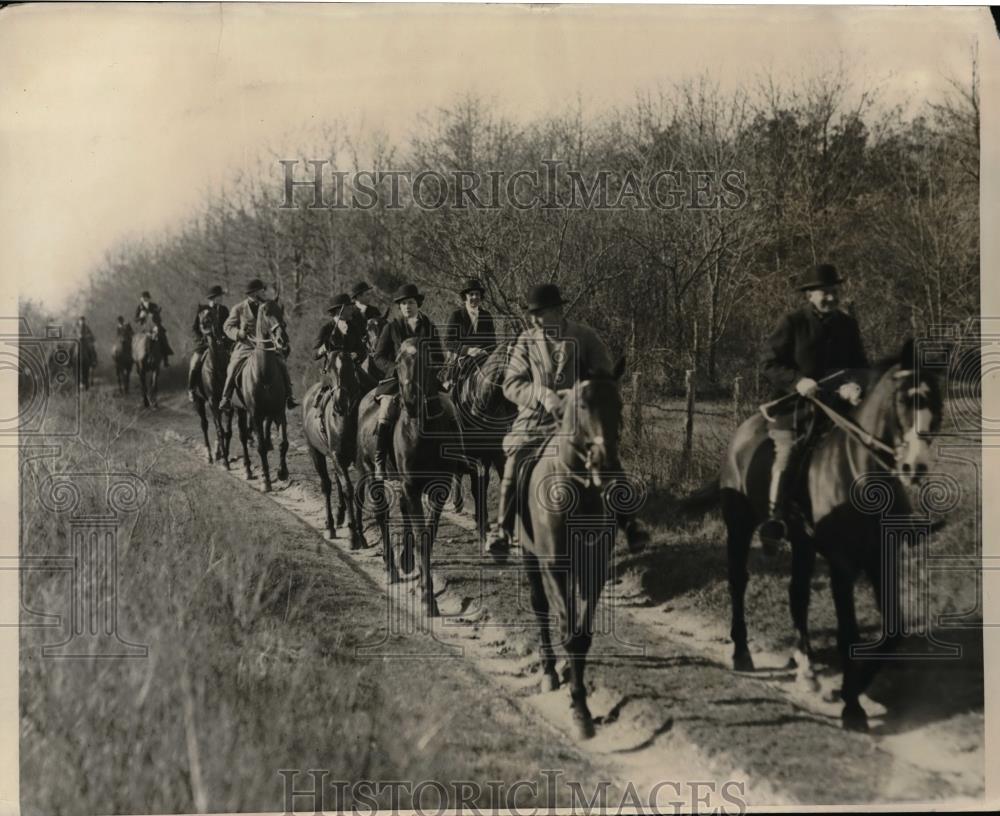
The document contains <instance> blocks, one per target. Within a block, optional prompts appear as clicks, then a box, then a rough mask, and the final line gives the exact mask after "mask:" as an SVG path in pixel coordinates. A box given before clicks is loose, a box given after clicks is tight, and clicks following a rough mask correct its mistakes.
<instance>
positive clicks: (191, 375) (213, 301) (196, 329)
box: [188, 286, 229, 402]
mask: <svg viewBox="0 0 1000 816" xmlns="http://www.w3.org/2000/svg"><path fill="white" fill-rule="evenodd" d="M223 294H225V293H224V292H223V291H222V287H221V286H213V287H212V288H211V289H209V290H208V291H207V292H206V293H205V299H206V301H207V302H206V303H199V304H198V308H197V309H195V313H194V324H193V325H192V327H191V332H192V334H193V335H194V351H193V352H192V354H191V364H190V365H189V366H188V400H189V401H190V402H194V392H195V389H196V387H197V384H198V378H199V377H200V376H201V364H202V361H203V360H204V359H205V352H206V351H208V339H207V338H206V337H205V335H204V334H202V332H201V313H202V312H203V311H205V310H206V309H207V310H208V312H209V318H210V319H211V321H212V323H211V325H212V333H213V334H214V335H215V336H216V337H225V336H226V335H225V324H226V318H227V317H229V307H227V306H226V305H225V304H224V303H221V302H220V301H219V298H220V297H222V295H223Z"/></svg>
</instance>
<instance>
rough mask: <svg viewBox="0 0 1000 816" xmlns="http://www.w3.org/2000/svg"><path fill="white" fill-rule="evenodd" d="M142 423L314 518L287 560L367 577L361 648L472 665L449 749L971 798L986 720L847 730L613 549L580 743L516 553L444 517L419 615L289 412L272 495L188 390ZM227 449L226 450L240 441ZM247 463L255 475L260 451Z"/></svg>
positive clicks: (781, 784) (619, 771) (643, 785)
mask: <svg viewBox="0 0 1000 816" xmlns="http://www.w3.org/2000/svg"><path fill="white" fill-rule="evenodd" d="M142 425H143V428H144V429H145V430H146V431H148V432H149V433H152V434H155V435H156V436H157V437H158V438H159V439H161V440H163V441H165V442H173V443H180V444H181V446H182V448H183V450H184V451H185V452H186V453H187V455H188V456H189V457H190V467H191V468H192V469H195V470H198V471H199V477H200V475H201V472H204V475H205V477H206V478H209V476H208V474H209V471H210V470H211V471H212V474H213V475H212V476H211V478H212V479H225V480H227V483H228V484H232V485H233V486H238V495H239V496H240V501H241V502H245V505H246V508H247V512H248V513H255V512H259V511H260V509H261V508H262V507H264V506H265V505H268V504H271V505H272V506H273V505H277V506H278V507H280V508H282V509H283V510H284V511H286V513H285V518H286V519H287V524H288V525H289V527H290V528H292V527H296V528H297V527H299V526H300V525H301V524H303V523H304V524H307V525H309V526H310V527H311V528H312V529H313V530H314V531H315V543H316V545H317V546H318V548H319V549H318V554H317V553H316V552H312V553H310V552H307V551H306V550H301V551H297V552H296V555H297V556H298V557H302V558H309V559H310V561H311V562H312V563H315V565H316V567H317V568H319V569H324V570H331V571H335V572H336V573H337V574H338V575H341V576H344V577H345V578H346V577H348V576H353V577H351V578H350V580H351V581H352V582H358V581H362V582H364V583H365V585H366V586H367V587H368V588H369V589H371V590H374V589H376V588H377V590H378V593H376V594H377V597H379V598H381V599H382V601H381V602H379V603H377V604H375V605H374V606H375V607H377V610H375V611H373V609H372V605H371V604H368V605H367V606H366V607H365V608H364V609H359V608H357V607H355V606H353V605H352V604H351V603H349V601H348V599H347V598H345V601H344V607H343V609H342V613H343V614H344V615H350V616H351V618H352V619H353V620H356V621H357V627H358V629H359V631H364V632H366V633H367V636H366V638H362V641H361V642H360V643H359V646H358V648H359V649H360V650H361V653H368V654H370V655H371V656H373V658H377V659H378V660H380V661H382V662H383V663H384V664H386V665H388V664H391V663H396V664H397V665H400V666H406V665H407V659H406V658H408V657H410V658H414V659H416V660H418V661H419V665H421V666H422V667H423V666H427V665H430V664H431V663H432V662H433V661H428V660H426V659H425V658H427V657H429V656H430V655H431V654H436V655H447V654H450V655H452V656H453V658H454V659H452V660H443V661H439V662H438V663H437V664H436V665H437V666H439V667H440V669H439V671H440V672H441V675H442V676H451V675H453V674H454V673H461V674H463V675H464V676H466V677H472V678H475V679H474V681H473V682H472V683H471V686H472V688H473V689H474V690H475V692H474V694H473V695H472V696H469V688H468V684H465V686H463V687H457V686H456V687H451V688H448V689H447V693H448V694H450V695H453V700H452V702H451V704H450V707H451V708H452V709H453V710H454V711H455V712H461V715H462V718H463V722H464V724H463V725H462V726H457V725H442V727H441V728H442V730H441V734H442V737H441V742H442V743H443V744H452V745H454V744H456V742H457V743H461V741H462V740H463V739H468V732H467V729H470V728H471V729H472V730H473V731H477V730H478V731H480V732H481V733H494V732H496V731H497V730H501V731H509V732H511V733H517V734H520V736H521V738H522V740H523V743H522V744H524V745H526V746H527V745H541V744H543V743H545V742H546V741H550V742H551V741H555V742H558V743H560V744H562V745H564V746H567V751H566V753H565V754H564V755H563V757H564V758H563V760H562V765H561V766H560V767H562V768H566V767H568V770H566V771H565V773H566V774H567V776H574V775H575V776H577V777H578V778H583V777H586V775H587V774H596V777H594V778H608V779H611V780H614V781H616V782H617V783H618V784H619V785H621V786H625V783H626V782H631V783H632V784H633V785H634V786H635V787H636V789H637V790H640V791H648V790H649V788H650V787H651V786H653V785H655V784H656V783H657V782H661V781H663V780H714V781H715V782H716V783H717V784H718V785H721V784H722V783H723V782H724V781H727V780H729V781H733V782H736V783H738V784H739V785H740V788H739V790H740V791H741V792H742V795H744V796H745V798H746V800H747V801H749V802H750V803H752V804H754V805H769V804H787V803H809V804H817V805H823V804H839V803H847V802H866V801H868V802H871V801H903V800H905V801H911V802H923V801H940V800H942V799H950V800H954V799H956V798H964V797H970V798H975V797H978V796H981V795H982V790H983V766H982V759H983V757H982V740H981V733H980V734H979V735H978V737H977V736H976V730H977V729H980V730H981V720H977V719H976V718H975V717H972V718H971V719H963V718H962V717H955V718H952V719H951V720H949V721H945V722H941V721H935V722H931V723H926V724H919V723H917V724H907V725H905V726H904V725H901V724H900V723H899V722H896V721H894V720H893V719H892V718H891V717H889V718H886V717H884V716H882V715H884V714H885V709H884V707H881V706H879V704H878V703H875V702H873V701H870V702H869V704H868V708H869V712H870V714H872V715H873V718H872V725H873V733H872V734H868V735H860V734H849V733H845V732H844V731H842V730H841V728H840V723H839V709H840V706H839V704H833V703H825V702H823V698H822V695H817V694H816V693H814V692H811V691H805V690H802V689H800V687H799V686H798V685H797V684H796V683H795V678H794V672H793V671H792V670H790V669H788V668H786V660H787V655H782V654H775V653H768V652H766V651H761V650H758V652H757V653H756V654H755V661H756V664H757V671H756V672H755V673H753V674H736V673H734V672H732V671H731V670H730V669H729V667H728V649H729V647H728V644H727V637H726V632H725V627H724V626H721V625H720V623H719V622H717V621H711V620H705V619H703V618H700V617H698V616H696V615H692V614H691V613H690V612H681V611H679V610H676V609H674V608H672V607H671V605H669V604H662V603H661V604H655V603H652V602H651V601H650V599H649V597H648V595H647V593H645V592H644V591H643V589H642V586H641V583H642V582H641V581H639V580H637V579H636V575H635V573H634V571H630V569H629V561H628V559H627V558H626V557H625V556H624V555H623V554H621V552H619V557H618V559H617V563H616V567H617V569H616V572H617V574H616V575H615V576H614V577H613V579H612V580H611V581H610V582H609V587H608V591H607V594H606V595H605V596H604V599H603V600H602V604H603V605H604V613H603V615H602V616H601V620H602V624H603V625H602V627H601V631H599V632H598V634H597V636H596V637H595V641H594V647H593V652H592V655H593V658H592V660H591V663H590V666H591V668H590V670H589V685H590V686H591V689H592V696H591V700H590V703H591V709H592V711H593V713H594V715H595V717H597V720H598V731H597V736H596V737H595V739H593V740H591V741H589V742H586V743H578V742H576V741H575V740H573V739H572V737H571V736H570V735H571V734H572V733H573V732H572V728H571V723H570V712H569V698H568V692H567V691H565V690H561V691H556V692H550V693H544V694H543V693H538V692H537V691H536V689H537V685H538V675H537V674H536V673H535V672H536V667H535V660H536V655H535V647H536V642H535V637H534V634H533V632H532V628H531V623H532V618H531V613H530V606H529V604H528V593H527V584H526V582H525V581H524V579H523V576H522V575H521V573H520V571H519V569H518V566H517V563H516V561H517V560H516V558H515V559H513V560H512V563H511V565H509V566H507V567H505V568H497V567H494V566H493V565H492V564H491V563H490V562H489V560H488V559H486V558H483V557H482V556H481V554H480V552H479V548H478V544H477V542H476V540H475V537H474V535H473V533H472V526H473V525H472V518H471V515H470V514H469V513H468V512H467V513H466V514H464V515H456V514H454V513H452V512H446V515H445V518H444V520H443V523H442V525H441V531H440V535H439V539H438V541H437V542H436V544H435V549H434V556H433V565H434V570H435V580H436V582H437V586H438V587H445V589H444V591H443V592H442V594H441V596H440V597H439V606H440V608H441V612H442V615H443V617H442V618H440V619H436V620H433V621H429V620H427V619H424V618H423V617H422V614H421V610H420V605H419V603H418V597H417V595H415V594H412V593H411V589H412V585H402V586H401V587H400V585H397V586H396V587H394V588H393V590H392V592H391V593H390V592H388V589H387V587H386V584H385V581H384V575H383V569H382V560H381V557H380V552H381V551H380V546H379V542H378V540H377V531H376V530H375V529H374V528H371V527H369V528H368V529H367V532H366V535H367V538H368V542H369V544H371V545H373V546H371V547H370V548H369V549H367V550H363V551H361V552H360V553H350V552H349V550H348V540H347V538H346V533H345V532H344V531H342V532H341V533H340V537H339V538H337V539H335V540H333V541H328V540H326V538H325V536H324V534H323V510H322V499H321V496H320V493H319V489H318V480H317V479H316V477H315V474H314V472H313V468H312V464H311V462H310V461H309V459H308V456H307V455H306V453H305V450H304V448H303V447H302V436H301V433H300V432H299V428H298V417H297V416H296V417H294V418H293V420H292V427H291V429H290V437H291V439H292V448H291V451H290V453H289V459H288V464H289V469H290V479H289V481H288V482H284V483H282V482H276V483H275V491H274V492H273V493H271V494H269V495H264V494H261V493H259V492H258V491H259V488H260V481H259V480H257V481H255V482H245V481H243V475H242V467H241V465H240V464H239V463H238V462H237V463H236V464H235V465H234V467H233V470H232V472H231V475H229V476H226V475H225V473H224V471H223V470H222V467H221V466H220V465H214V466H210V465H208V464H207V463H205V461H204V448H203V446H202V443H201V439H200V432H199V429H198V426H197V422H196V419H195V417H194V414H193V411H192V410H191V409H190V407H189V406H188V405H187V404H186V403H184V402H183V399H182V397H174V398H169V399H166V400H164V401H163V407H161V408H160V409H159V410H158V411H155V412H149V413H146V414H145V416H144V417H143V421H142ZM233 450H234V452H236V451H237V450H238V444H237V443H236V440H235V439H234V445H233ZM254 458H256V457H255V454H254ZM254 468H255V471H257V472H258V473H259V468H258V467H257V463H256V461H255V462H254ZM467 505H471V503H470V502H467ZM469 512H471V511H469ZM667 563H669V559H667ZM358 591H359V592H360V590H358ZM361 594H363V593H361ZM411 665H413V664H411ZM423 670H424V669H423V668H422V669H421V671H423ZM397 676H398V673H397ZM836 682H837V677H836V673H835V672H834V671H833V670H832V669H830V670H829V671H827V672H825V673H824V676H823V677H822V683H823V686H824V691H825V692H826V693H827V694H830V693H831V692H832V690H833V687H834V684H835V683H836ZM419 702H420V701H419V700H415V701H414V703H415V704H419ZM642 795H643V796H644V795H645V794H642ZM661 804H663V802H661Z"/></svg>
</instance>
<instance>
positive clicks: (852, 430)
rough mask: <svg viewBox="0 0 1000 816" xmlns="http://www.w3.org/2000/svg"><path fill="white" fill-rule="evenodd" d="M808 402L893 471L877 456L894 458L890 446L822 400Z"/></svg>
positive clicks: (813, 399) (810, 399)
mask: <svg viewBox="0 0 1000 816" xmlns="http://www.w3.org/2000/svg"><path fill="white" fill-rule="evenodd" d="M806 399H808V400H809V401H810V402H812V403H814V404H815V405H818V406H819V407H820V409H822V411H823V413H824V414H826V415H827V416H828V417H829V418H830V420H831V421H832V422H833V424H834V425H836V426H837V427H838V428H840V429H841V430H843V431H845V432H847V433H848V434H850V435H851V436H853V437H854V438H855V439H856V440H857V441H858V442H860V443H861V444H862V445H864V446H865V447H866V448H867V449H868V450H869V451H870V452H871V453H872V455H873V456H875V458H876V459H878V460H879V461H880V462H881V463H882V464H883V465H884V466H885V467H886V468H888V469H889V470H892V469H893V466H892V465H890V464H889V463H888V462H886V461H885V460H884V459H883V458H882V457H881V456H879V451H881V452H882V453H888V454H891V455H892V456H893V458H895V456H896V451H895V449H894V448H893V447H891V446H890V445H887V444H886V443H885V442H883V441H882V440H881V439H879V438H878V437H876V436H875V435H873V434H871V433H869V432H868V431H866V430H865V429H864V428H862V427H861V426H860V425H858V424H857V423H856V422H854V421H852V420H850V419H848V418H847V417H845V416H844V415H843V414H841V413H839V412H838V411H835V410H834V409H833V408H831V407H830V406H829V405H827V404H826V403H824V402H823V401H822V400H819V399H816V397H806Z"/></svg>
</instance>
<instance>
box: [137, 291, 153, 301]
mask: <svg viewBox="0 0 1000 816" xmlns="http://www.w3.org/2000/svg"><path fill="white" fill-rule="evenodd" d="M139 297H144V298H146V299H147V300H148V299H149V298H151V297H152V295H151V294H149V292H143V293H142V294H141V295H139Z"/></svg>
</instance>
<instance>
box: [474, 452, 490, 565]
mask: <svg viewBox="0 0 1000 816" xmlns="http://www.w3.org/2000/svg"><path fill="white" fill-rule="evenodd" d="M489 487H490V466H489V464H488V463H487V462H485V461H483V460H482V459H480V460H478V461H477V462H476V471H475V473H473V474H472V501H473V504H474V505H475V507H476V527H477V528H478V529H479V545H480V547H485V546H486V534H487V533H488V532H489V526H490V510H489V506H488V505H487V503H486V496H487V491H488V490H489Z"/></svg>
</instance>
